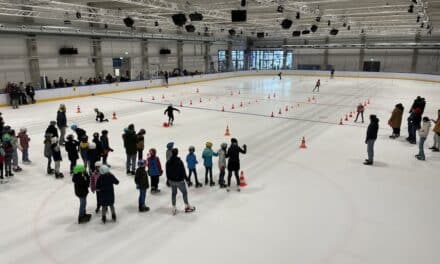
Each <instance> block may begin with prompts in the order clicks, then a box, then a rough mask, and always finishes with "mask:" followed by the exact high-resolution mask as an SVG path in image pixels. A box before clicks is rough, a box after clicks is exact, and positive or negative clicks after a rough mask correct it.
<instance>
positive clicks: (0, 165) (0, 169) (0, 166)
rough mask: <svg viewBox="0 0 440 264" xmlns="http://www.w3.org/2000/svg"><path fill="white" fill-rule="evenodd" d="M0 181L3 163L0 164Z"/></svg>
mask: <svg viewBox="0 0 440 264" xmlns="http://www.w3.org/2000/svg"><path fill="white" fill-rule="evenodd" d="M0 179H3V163H0Z"/></svg>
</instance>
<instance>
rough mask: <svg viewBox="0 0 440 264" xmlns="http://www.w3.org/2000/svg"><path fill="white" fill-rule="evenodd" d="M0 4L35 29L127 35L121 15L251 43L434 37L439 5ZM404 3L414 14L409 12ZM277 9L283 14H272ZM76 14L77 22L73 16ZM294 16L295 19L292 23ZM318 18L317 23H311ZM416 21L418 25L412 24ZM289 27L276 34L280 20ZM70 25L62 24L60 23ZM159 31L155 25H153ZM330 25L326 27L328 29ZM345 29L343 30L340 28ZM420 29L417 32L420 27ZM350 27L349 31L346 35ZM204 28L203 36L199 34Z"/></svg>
mask: <svg viewBox="0 0 440 264" xmlns="http://www.w3.org/2000/svg"><path fill="white" fill-rule="evenodd" d="M414 1H415V2H417V3H416V4H415V3H413V1H412V0H303V1H289V0H247V1H246V6H245V7H242V6H241V0H92V1H90V0H89V1H87V0H58V1H51V0H0V21H2V22H3V23H15V24H37V25H52V26H68V27H79V28H86V27H89V26H90V22H93V23H94V24H95V27H96V26H97V27H100V28H104V25H107V27H108V28H109V29H119V30H127V31H130V30H131V29H129V28H126V27H125V26H124V24H123V22H122V19H123V18H125V17H126V16H131V17H132V18H134V20H135V30H136V31H140V32H150V33H159V32H160V33H167V34H193V35H198V34H200V35H213V36H216V37H221V36H227V35H228V30H229V29H234V30H235V31H236V32H237V35H238V37H241V36H243V37H245V36H246V37H251V38H256V34H255V33H256V32H265V34H267V35H266V36H265V39H292V31H294V30H301V31H302V30H305V29H310V27H311V26H312V25H316V26H318V30H317V32H316V33H311V34H309V35H307V36H302V37H301V38H311V39H312V38H324V37H326V36H328V35H329V31H330V30H331V29H338V30H339V33H338V36H336V37H335V38H344V37H347V38H353V37H356V36H359V35H360V34H361V32H363V33H364V34H366V35H369V36H382V37H387V38H388V37H390V38H392V37H396V38H397V37H411V36H415V35H416V34H417V33H420V35H421V36H430V35H437V36H438V35H440V0H430V1H425V0H414ZM410 4H412V5H414V12H413V13H409V12H408V8H409V6H410ZM279 6H282V7H283V10H284V11H283V12H282V13H281V12H277V8H278V7H279ZM233 9H246V10H247V13H248V14H247V21H246V22H240V23H232V22H231V15H230V11H231V10H233ZM77 12H80V13H81V18H80V19H78V18H77V17H76V13H77ZM178 12H182V13H185V14H186V15H187V16H188V14H190V13H193V12H199V13H201V14H202V15H203V16H204V19H203V21H200V22H191V21H190V20H189V18H188V22H187V24H193V25H194V26H195V27H196V32H195V33H186V31H185V29H184V28H179V27H177V26H175V25H174V24H173V22H172V19H171V15H173V14H175V13H178ZM298 12H299V14H300V19H296V14H297V13H298ZM317 17H320V18H321V20H320V22H317V21H316V18H317ZM417 17H419V22H418V23H417V22H416V21H417ZM286 18H287V19H290V20H292V21H293V26H292V27H291V28H290V29H288V30H285V29H282V28H281V26H280V22H281V21H282V20H283V19H286ZM66 20H68V21H71V24H70V25H65V22H64V21H66ZM156 21H157V22H158V23H159V26H155V22H156ZM328 23H330V25H328ZM344 26H345V27H344ZM422 26H423V27H422ZM348 27H350V30H348ZM206 28H207V29H208V33H206V32H205V29H206Z"/></svg>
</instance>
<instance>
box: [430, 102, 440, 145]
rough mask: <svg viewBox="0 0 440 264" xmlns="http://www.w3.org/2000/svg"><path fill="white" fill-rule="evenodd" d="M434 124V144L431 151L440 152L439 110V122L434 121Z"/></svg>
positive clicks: (439, 113) (438, 118)
mask: <svg viewBox="0 0 440 264" xmlns="http://www.w3.org/2000/svg"><path fill="white" fill-rule="evenodd" d="M431 121H432V122H434V129H433V130H432V131H434V144H433V145H432V147H430V148H429V149H432V151H434V152H439V150H440V109H439V110H438V116H437V120H434V119H432V120H431Z"/></svg>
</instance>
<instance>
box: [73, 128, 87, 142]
mask: <svg viewBox="0 0 440 264" xmlns="http://www.w3.org/2000/svg"><path fill="white" fill-rule="evenodd" d="M70 128H71V129H72V130H73V131H75V133H76V138H77V139H78V140H81V139H83V138H84V137H86V136H87V133H86V131H85V130H84V129H82V128H79V127H78V126H77V125H71V126H70Z"/></svg>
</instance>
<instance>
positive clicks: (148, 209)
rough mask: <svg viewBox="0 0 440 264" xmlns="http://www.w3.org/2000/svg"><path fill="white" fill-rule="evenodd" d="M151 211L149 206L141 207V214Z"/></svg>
mask: <svg viewBox="0 0 440 264" xmlns="http://www.w3.org/2000/svg"><path fill="white" fill-rule="evenodd" d="M148 211H150V207H148V206H139V212H141V213H144V212H148Z"/></svg>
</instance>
